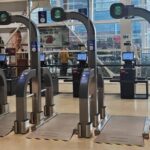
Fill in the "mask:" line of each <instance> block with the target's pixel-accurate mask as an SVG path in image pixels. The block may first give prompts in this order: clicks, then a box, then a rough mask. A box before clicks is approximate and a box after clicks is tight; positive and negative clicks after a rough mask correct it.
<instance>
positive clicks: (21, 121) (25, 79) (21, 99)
mask: <svg viewBox="0 0 150 150" xmlns="http://www.w3.org/2000/svg"><path fill="white" fill-rule="evenodd" d="M35 77H36V70H35V69H32V70H29V69H28V70H24V71H23V73H22V74H21V76H20V78H19V79H18V81H17V85H16V91H17V92H16V121H15V122H14V126H15V127H14V131H15V133H22V134H24V133H27V132H28V130H29V120H28V118H27V97H26V91H27V85H28V83H29V81H30V79H33V78H35ZM34 96H36V95H34Z"/></svg>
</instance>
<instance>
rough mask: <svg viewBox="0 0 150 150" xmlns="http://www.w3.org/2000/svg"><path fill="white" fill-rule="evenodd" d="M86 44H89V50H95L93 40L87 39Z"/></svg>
mask: <svg viewBox="0 0 150 150" xmlns="http://www.w3.org/2000/svg"><path fill="white" fill-rule="evenodd" d="M88 45H89V50H91V51H95V41H94V40H91V41H88Z"/></svg>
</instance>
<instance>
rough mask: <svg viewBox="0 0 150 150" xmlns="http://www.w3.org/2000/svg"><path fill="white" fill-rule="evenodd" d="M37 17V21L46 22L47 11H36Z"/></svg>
mask: <svg viewBox="0 0 150 150" xmlns="http://www.w3.org/2000/svg"><path fill="white" fill-rule="evenodd" d="M38 19H39V23H47V12H46V11H38Z"/></svg>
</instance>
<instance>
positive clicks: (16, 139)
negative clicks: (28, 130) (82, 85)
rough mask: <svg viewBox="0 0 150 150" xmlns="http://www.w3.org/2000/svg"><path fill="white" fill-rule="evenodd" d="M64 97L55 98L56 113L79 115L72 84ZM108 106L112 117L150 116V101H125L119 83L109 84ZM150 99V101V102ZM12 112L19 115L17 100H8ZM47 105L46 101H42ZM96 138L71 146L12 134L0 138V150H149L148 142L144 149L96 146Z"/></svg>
mask: <svg viewBox="0 0 150 150" xmlns="http://www.w3.org/2000/svg"><path fill="white" fill-rule="evenodd" d="M144 88H145V87H144V85H143V84H141V85H139V86H138V87H137V91H138V92H144ZM59 91H60V92H61V94H60V95H57V96H55V97H54V101H55V111H56V112H59V113H63V112H68V113H69V112H71V113H78V111H79V105H78V99H77V98H73V97H72V94H71V92H72V84H71V83H63V82H61V83H60V86H59ZM105 93H106V94H105V105H106V106H107V109H106V110H107V112H108V113H109V114H111V115H133V116H147V115H150V101H149V100H121V99H120V95H119V84H118V83H109V82H106V83H105ZM149 99H150V98H149ZM8 101H9V104H10V111H15V96H10V97H8ZM42 104H43V105H44V98H43V99H42ZM28 111H31V99H29V100H28ZM94 139H95V137H94V136H93V137H92V138H90V139H81V138H80V139H79V138H78V137H77V136H76V135H74V136H73V137H72V139H71V140H70V141H69V142H65V141H53V140H37V139H27V138H26V135H15V134H14V133H13V132H11V133H10V134H9V135H7V136H6V137H4V138H0V149H3V150H9V149H11V150H60V149H63V150H149V149H150V140H145V141H144V143H145V146H144V147H138V146H126V145H116V144H112V145H111V144H97V143H94V142H93V140H94Z"/></svg>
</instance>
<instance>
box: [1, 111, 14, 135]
mask: <svg viewBox="0 0 150 150" xmlns="http://www.w3.org/2000/svg"><path fill="white" fill-rule="evenodd" d="M15 119H16V113H8V114H6V115H4V116H1V117H0V137H4V136H6V135H7V134H9V133H10V132H11V131H12V130H13V126H14V121H15Z"/></svg>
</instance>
